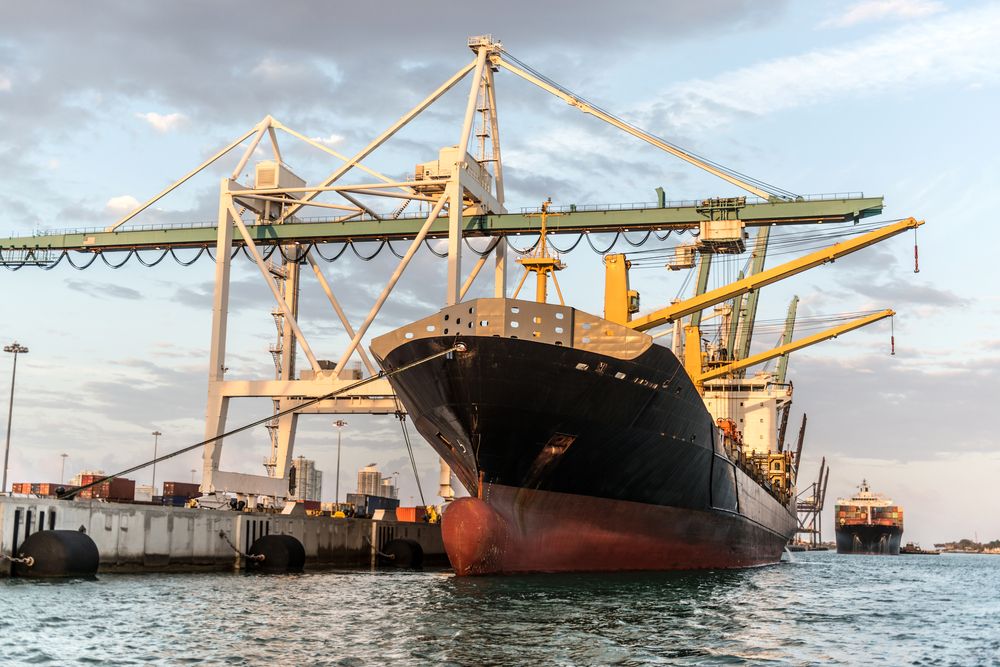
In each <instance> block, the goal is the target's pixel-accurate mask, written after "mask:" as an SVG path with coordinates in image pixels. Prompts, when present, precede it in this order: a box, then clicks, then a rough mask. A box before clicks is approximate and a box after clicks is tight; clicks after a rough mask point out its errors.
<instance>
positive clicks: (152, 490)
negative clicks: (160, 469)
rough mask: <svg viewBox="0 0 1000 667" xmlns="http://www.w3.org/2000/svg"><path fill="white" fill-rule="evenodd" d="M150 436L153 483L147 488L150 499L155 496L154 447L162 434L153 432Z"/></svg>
mask: <svg viewBox="0 0 1000 667" xmlns="http://www.w3.org/2000/svg"><path fill="white" fill-rule="evenodd" d="M150 435H152V436H153V483H152V484H150V486H149V497H150V498H152V497H153V496H155V495H156V445H157V444H159V441H160V436H161V435H163V434H162V433H160V432H159V431H153V432H152V433H151V434H150Z"/></svg>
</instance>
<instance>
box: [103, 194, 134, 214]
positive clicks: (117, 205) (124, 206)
mask: <svg viewBox="0 0 1000 667" xmlns="http://www.w3.org/2000/svg"><path fill="white" fill-rule="evenodd" d="M104 208H105V209H106V210H107V211H108V212H109V213H114V214H115V215H125V214H126V213H131V212H132V211H134V210H135V209H137V208H139V200H138V199H136V198H135V197H133V196H132V195H122V196H121V197H112V198H111V199H109V200H108V203H107V204H105V205H104Z"/></svg>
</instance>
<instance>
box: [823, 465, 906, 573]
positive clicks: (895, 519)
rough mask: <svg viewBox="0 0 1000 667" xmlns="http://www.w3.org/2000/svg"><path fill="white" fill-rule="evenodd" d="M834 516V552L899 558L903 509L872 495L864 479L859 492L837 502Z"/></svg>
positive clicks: (888, 500)
mask: <svg viewBox="0 0 1000 667" xmlns="http://www.w3.org/2000/svg"><path fill="white" fill-rule="evenodd" d="M834 514H835V516H836V517H837V531H836V532H837V553H839V554H887V555H891V556H897V555H899V544H900V540H901V539H902V537H903V508H902V507H900V506H899V505H893V504H892V498H886V497H885V495H884V494H881V493H872V492H871V491H870V490H869V489H868V482H867V480H862V482H861V487H860V490H859V491H858V493H855V494H854V495H853V496H851V497H850V498H849V499H846V500H845V499H844V498H839V499H838V500H837V505H836V507H834Z"/></svg>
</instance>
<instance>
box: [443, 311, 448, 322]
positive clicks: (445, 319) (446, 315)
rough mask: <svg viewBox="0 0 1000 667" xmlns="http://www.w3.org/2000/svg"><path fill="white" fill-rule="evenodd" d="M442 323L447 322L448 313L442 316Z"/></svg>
mask: <svg viewBox="0 0 1000 667" xmlns="http://www.w3.org/2000/svg"><path fill="white" fill-rule="evenodd" d="M444 321H445V322H447V321H448V313H445V314H444Z"/></svg>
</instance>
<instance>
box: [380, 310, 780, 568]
mask: <svg viewBox="0 0 1000 667" xmlns="http://www.w3.org/2000/svg"><path fill="white" fill-rule="evenodd" d="M456 340H457V341H460V342H461V343H462V345H464V347H465V349H464V350H463V351H461V352H455V353H453V354H450V355H448V356H447V357H440V358H438V359H436V360H434V361H432V362H428V363H424V364H420V365H418V366H415V367H414V368H412V369H410V370H407V371H405V372H402V373H399V374H398V375H395V376H393V377H392V379H391V381H392V384H393V387H394V389H395V390H396V392H397V396H398V397H399V399H400V401H401V402H402V403H403V404H404V406H405V407H406V410H407V413H408V414H409V415H410V416H411V418H412V420H413V423H414V425H415V427H416V429H417V430H418V431H419V432H420V434H421V435H422V436H423V437H424V438H425V439H426V440H427V441H428V442H430V443H431V445H432V446H433V447H434V448H435V449H436V450H437V451H438V453H439V454H440V455H441V456H442V457H443V458H444V459H445V460H446V461H447V463H448V464H449V465H450V466H451V468H452V470H453V471H454V472H455V474H456V475H457V477H458V478H459V480H460V481H461V482H462V485H463V486H465V488H466V489H468V490H469V491H470V492H471V493H473V494H475V497H474V498H459V499H457V500H455V501H454V502H452V503H451V504H450V505H449V506H448V508H447V509H446V510H445V512H444V515H443V518H442V524H443V525H442V531H443V537H444V540H445V548H446V550H447V552H448V557H449V559H450V561H451V564H452V566H453V568H454V569H455V572H456V573H458V574H460V575H465V574H491V573H514V572H542V571H586V570H589V571H597V570H658V569H690V568H711V567H739V566H752V565H763V564H766V563H772V562H775V561H777V560H779V559H780V556H781V552H782V550H783V548H784V545H785V543H786V542H787V541H788V539H789V538H790V537H791V536H792V535H793V534H794V532H795V527H796V521H795V514H794V511H795V510H794V503H793V502H792V500H791V499H792V498H793V497H794V495H793V494H792V493H791V487H790V484H789V483H788V481H789V468H790V463H791V458H792V457H791V455H790V454H789V453H787V452H785V453H781V454H779V453H776V452H775V453H772V454H771V455H770V456H767V455H764V456H765V460H768V461H769V464H768V465H767V468H768V469H771V470H773V471H774V474H773V476H772V478H768V477H767V476H766V475H765V474H764V473H763V472H762V471H761V467H760V466H758V465H757V464H756V463H755V462H754V460H753V458H752V457H751V456H750V455H748V454H746V453H744V452H742V451H741V450H740V448H739V447H738V446H737V443H736V442H735V440H733V439H732V438H731V437H729V435H728V434H727V432H726V431H724V430H723V429H722V428H720V426H719V424H718V423H717V422H716V420H715V419H714V418H713V416H712V414H711V413H710V412H709V410H708V408H707V406H706V401H705V400H704V399H703V398H702V396H701V395H700V393H699V390H698V389H697V388H696V387H695V385H694V383H693V382H692V381H691V379H690V377H689V376H688V374H687V373H686V372H685V371H684V367H683V366H682V365H681V363H680V361H679V360H678V358H677V357H676V356H675V355H674V354H673V353H672V352H671V351H670V350H669V349H667V348H665V347H661V346H659V345H655V344H653V341H652V338H651V337H650V336H649V335H646V334H643V333H640V332H637V331H634V330H632V329H629V328H627V327H625V326H623V325H621V324H617V323H615V322H611V321H608V320H605V319H603V318H599V317H596V316H594V315H591V314H588V313H585V312H582V311H579V310H576V309H574V308H570V307H566V306H559V305H553V304H546V303H533V302H529V301H518V300H513V299H476V300H474V301H467V302H463V303H461V304H458V305H456V306H452V307H448V308H445V309H443V310H442V311H441V312H440V313H439V314H436V315H433V316H431V317H428V318H426V319H423V320H420V321H418V322H415V323H413V324H412V325H411V326H409V327H403V328H402V329H399V330H397V331H395V332H393V333H391V334H387V335H385V336H382V337H380V338H377V339H375V340H374V341H373V342H372V351H373V353H374V354H375V356H376V358H377V359H378V361H379V363H380V364H381V365H382V367H383V368H384V369H385V370H386V371H391V370H395V369H398V368H401V367H403V366H406V365H407V364H410V363H413V362H415V361H417V360H420V359H423V358H426V357H429V356H431V355H433V354H436V353H439V352H441V351H443V350H447V349H448V348H450V347H451V346H453V345H454V344H455V342H456ZM734 391H737V390H736V388H734ZM765 393H780V395H781V398H782V399H784V398H785V397H786V393H787V392H786V390H785V389H784V388H782V389H781V390H780V392H765ZM765 400H770V401H771V402H772V403H773V402H774V401H775V398H774V397H771V398H770V399H765Z"/></svg>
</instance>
